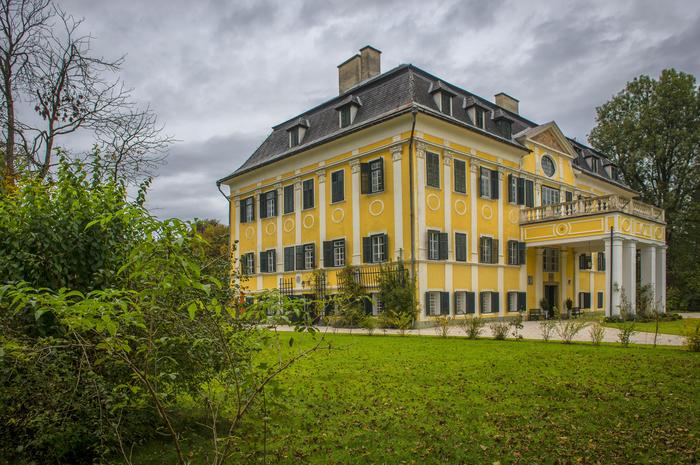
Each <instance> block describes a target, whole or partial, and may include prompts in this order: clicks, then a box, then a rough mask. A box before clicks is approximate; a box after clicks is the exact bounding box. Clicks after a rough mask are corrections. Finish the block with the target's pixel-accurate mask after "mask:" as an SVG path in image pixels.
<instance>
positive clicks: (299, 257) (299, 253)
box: [295, 245, 304, 270]
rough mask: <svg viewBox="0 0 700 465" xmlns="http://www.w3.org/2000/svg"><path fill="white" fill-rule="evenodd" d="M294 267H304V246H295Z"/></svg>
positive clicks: (299, 268)
mask: <svg viewBox="0 0 700 465" xmlns="http://www.w3.org/2000/svg"><path fill="white" fill-rule="evenodd" d="M295 262H296V264H295V268H296V269H297V270H303V269H304V246H303V245H298V246H297V247H296V258H295Z"/></svg>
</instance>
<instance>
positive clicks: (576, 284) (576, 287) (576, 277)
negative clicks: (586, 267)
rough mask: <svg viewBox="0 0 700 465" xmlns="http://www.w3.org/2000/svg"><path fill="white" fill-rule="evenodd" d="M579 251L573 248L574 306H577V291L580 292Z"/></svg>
mask: <svg viewBox="0 0 700 465" xmlns="http://www.w3.org/2000/svg"><path fill="white" fill-rule="evenodd" d="M580 257H581V252H578V251H576V250H574V298H573V301H574V307H578V306H579V305H578V293H579V292H581V270H580V269H579V265H578V264H579V263H580V262H579V260H580Z"/></svg>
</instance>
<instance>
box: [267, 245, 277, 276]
mask: <svg viewBox="0 0 700 465" xmlns="http://www.w3.org/2000/svg"><path fill="white" fill-rule="evenodd" d="M276 255H277V253H270V250H268V251H267V253H266V254H265V257H266V258H267V271H268V273H274V271H275V270H276V268H277V267H276V266H275V259H276V258H277V257H276Z"/></svg>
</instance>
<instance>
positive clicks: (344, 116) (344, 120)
mask: <svg viewBox="0 0 700 465" xmlns="http://www.w3.org/2000/svg"><path fill="white" fill-rule="evenodd" d="M346 126H350V105H345V106H344V107H343V108H341V109H340V127H341V128H344V127H346Z"/></svg>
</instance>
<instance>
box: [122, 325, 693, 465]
mask: <svg viewBox="0 0 700 465" xmlns="http://www.w3.org/2000/svg"><path fill="white" fill-rule="evenodd" d="M327 337H328V339H330V341H331V342H332V343H333V345H334V346H335V347H336V348H337V350H333V351H330V352H328V351H326V352H322V353H316V354H314V355H313V356H312V357H311V358H309V359H306V360H304V361H302V362H300V363H299V364H297V365H296V366H294V367H293V368H292V369H291V370H289V371H288V372H286V373H284V375H283V376H282V382H283V387H284V399H283V400H284V404H283V405H277V406H271V407H270V412H269V417H270V418H271V420H270V422H269V429H268V437H269V440H268V443H267V454H266V455H267V458H266V462H264V459H263V453H262V451H263V440H262V437H263V436H262V431H263V428H262V427H261V426H260V424H259V421H255V422H253V423H252V424H251V425H250V427H255V433H254V434H253V433H248V434H246V435H245V436H244V438H243V441H242V443H243V444H244V445H243V446H242V447H241V449H240V450H239V451H237V454H238V455H237V457H236V458H237V459H238V462H233V463H275V464H276V463H283V464H293V463H294V464H296V463H313V464H340V463H353V464H356V463H377V464H378V463H387V464H398V463H403V464H443V463H447V464H458V463H464V464H467V463H469V464H472V463H480V464H481V463H487V464H492V463H494V462H500V463H501V464H508V463H521V464H530V463H538V464H563V463H591V464H593V463H601V464H610V463H618V464H621V463H655V464H691V463H696V464H697V463H699V462H700V355H699V354H697V353H689V352H685V351H681V350H679V349H671V348H656V349H652V348H646V347H633V348H629V349H624V348H621V347H619V346H601V347H595V346H591V345H584V344H576V345H563V344H560V343H553V342H550V343H544V342H523V341H520V342H516V341H505V342H498V341H492V340H478V341H471V340H466V339H462V338H448V339H443V338H436V337H399V336H393V337H392V336H378V335H375V336H372V337H369V336H360V335H331V336H327ZM302 344H308V341H305V342H302ZM186 445H187V447H188V450H189V451H191V452H192V459H193V463H204V461H203V460H202V458H203V457H204V449H205V448H206V445H207V444H206V442H205V441H204V440H203V439H202V438H200V437H198V436H197V435H196V434H194V433H193V434H192V436H191V437H190V439H189V440H188V441H187V443H186ZM169 450H170V445H169V444H167V443H151V444H148V445H147V446H145V447H142V448H140V449H138V450H137V451H136V452H135V456H134V463H135V464H144V463H145V464H160V463H175V460H174V456H172V455H171V453H170V452H169Z"/></svg>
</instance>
